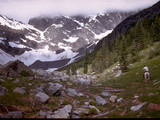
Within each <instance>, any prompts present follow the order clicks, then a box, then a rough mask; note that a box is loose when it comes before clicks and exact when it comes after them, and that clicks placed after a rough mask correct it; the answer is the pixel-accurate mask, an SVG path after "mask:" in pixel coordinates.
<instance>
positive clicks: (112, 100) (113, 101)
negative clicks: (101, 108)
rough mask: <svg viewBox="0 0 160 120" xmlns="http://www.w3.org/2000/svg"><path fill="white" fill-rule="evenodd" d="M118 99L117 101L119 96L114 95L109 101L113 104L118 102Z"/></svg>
mask: <svg viewBox="0 0 160 120" xmlns="http://www.w3.org/2000/svg"><path fill="white" fill-rule="evenodd" d="M116 99H117V96H114V95H113V96H111V97H110V99H109V100H110V101H111V102H112V103H115V102H116Z"/></svg>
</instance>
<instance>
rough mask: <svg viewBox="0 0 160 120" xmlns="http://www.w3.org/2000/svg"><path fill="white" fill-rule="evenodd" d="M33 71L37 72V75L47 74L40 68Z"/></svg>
mask: <svg viewBox="0 0 160 120" xmlns="http://www.w3.org/2000/svg"><path fill="white" fill-rule="evenodd" d="M35 72H36V73H38V74H39V75H42V76H47V75H48V73H47V72H46V71H45V70H42V69H38V70H35Z"/></svg>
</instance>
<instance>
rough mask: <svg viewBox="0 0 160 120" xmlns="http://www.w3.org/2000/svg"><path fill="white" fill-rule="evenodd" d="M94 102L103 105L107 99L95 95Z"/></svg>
mask: <svg viewBox="0 0 160 120" xmlns="http://www.w3.org/2000/svg"><path fill="white" fill-rule="evenodd" d="M96 102H97V104H100V105H105V104H106V103H107V102H108V101H106V100H105V99H103V98H102V97H101V96H97V97H96Z"/></svg>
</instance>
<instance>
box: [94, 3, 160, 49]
mask: <svg viewBox="0 0 160 120" xmlns="http://www.w3.org/2000/svg"><path fill="white" fill-rule="evenodd" d="M159 8H160V1H159V2H157V3H156V4H154V5H153V6H151V7H149V8H147V9H144V10H142V11H140V12H137V13H136V14H134V15H131V16H129V17H127V18H126V19H125V20H123V21H122V22H121V23H120V24H119V25H117V26H116V27H115V29H114V30H113V31H112V32H111V33H110V34H109V35H108V36H106V37H104V39H103V40H105V41H106V43H107V42H109V41H112V40H114V39H115V38H116V37H117V36H118V35H120V34H123V33H125V32H127V31H128V30H130V28H132V27H133V26H135V25H136V23H137V22H138V20H139V19H140V20H141V21H143V20H144V19H145V18H147V19H151V18H153V17H154V16H156V15H157V16H160V9H159ZM103 40H102V41H103ZM102 41H100V42H99V43H98V45H97V48H98V47H100V46H101V45H102Z"/></svg>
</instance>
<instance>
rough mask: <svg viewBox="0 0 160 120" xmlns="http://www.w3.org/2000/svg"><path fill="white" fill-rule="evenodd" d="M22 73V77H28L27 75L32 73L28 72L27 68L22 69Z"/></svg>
mask: <svg viewBox="0 0 160 120" xmlns="http://www.w3.org/2000/svg"><path fill="white" fill-rule="evenodd" d="M20 75H21V76H22V77H27V76H30V73H29V72H27V71H25V70H22V71H21V72H20Z"/></svg>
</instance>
